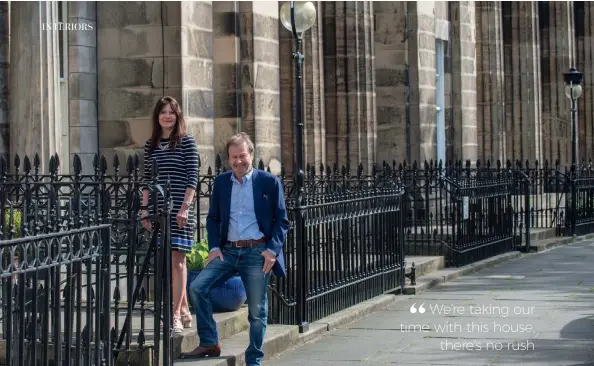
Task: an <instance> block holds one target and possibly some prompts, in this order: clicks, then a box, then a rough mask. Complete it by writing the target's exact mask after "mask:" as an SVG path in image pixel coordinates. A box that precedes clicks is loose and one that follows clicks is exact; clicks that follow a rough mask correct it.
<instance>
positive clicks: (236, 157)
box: [228, 142, 253, 178]
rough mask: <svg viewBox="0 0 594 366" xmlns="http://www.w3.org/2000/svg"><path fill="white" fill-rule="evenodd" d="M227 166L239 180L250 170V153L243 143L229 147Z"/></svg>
mask: <svg viewBox="0 0 594 366" xmlns="http://www.w3.org/2000/svg"><path fill="white" fill-rule="evenodd" d="M228 153H229V165H231V168H232V169H233V173H234V174H235V176H236V177H238V178H241V177H243V176H244V175H245V174H246V173H247V172H249V171H250V169H251V168H252V159H253V157H252V156H251V155H250V151H249V150H248V147H247V144H246V143H245V142H243V143H241V144H239V145H231V146H229V151H228Z"/></svg>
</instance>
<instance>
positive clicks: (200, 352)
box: [179, 343, 223, 359]
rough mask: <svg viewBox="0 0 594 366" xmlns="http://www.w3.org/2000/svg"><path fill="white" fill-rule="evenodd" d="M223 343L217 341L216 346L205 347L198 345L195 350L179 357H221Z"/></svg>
mask: <svg viewBox="0 0 594 366" xmlns="http://www.w3.org/2000/svg"><path fill="white" fill-rule="evenodd" d="M222 349H223V348H222V347H221V343H217V344H216V345H215V346H210V347H204V346H198V347H196V348H194V350H193V351H191V352H187V353H182V354H180V355H179V358H183V359H193V358H205V357H219V356H220V355H221V350H222Z"/></svg>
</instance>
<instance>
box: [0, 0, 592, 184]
mask: <svg viewBox="0 0 594 366" xmlns="http://www.w3.org/2000/svg"><path fill="white" fill-rule="evenodd" d="M314 3H315V5H316V7H317V21H316V24H315V25H314V26H313V28H312V29H310V30H309V31H308V32H307V33H306V34H305V36H304V54H305V60H304V62H305V65H304V79H303V80H304V118H305V119H304V125H305V131H304V134H305V135H304V155H305V159H306V162H307V163H310V164H315V165H316V166H319V165H320V164H322V163H338V164H341V165H342V164H347V163H348V162H350V164H351V168H353V169H354V167H355V166H356V164H358V163H363V164H364V166H365V167H366V168H369V167H371V164H372V163H373V162H374V161H382V160H387V161H392V160H396V161H403V160H407V161H413V160H417V161H424V160H437V159H471V160H473V161H474V160H476V159H483V160H485V159H491V160H497V159H501V160H507V159H511V160H516V159H521V160H523V161H525V160H530V161H534V160H539V161H543V160H545V159H548V160H550V161H551V160H555V159H559V160H560V161H561V162H562V163H568V162H569V159H570V157H571V153H570V152H571V117H570V116H571V115H570V102H569V100H568V99H567V98H566V97H565V95H564V87H565V85H564V82H563V72H566V71H567V70H568V69H569V68H570V67H572V66H576V67H577V68H578V70H580V71H582V72H584V76H585V80H584V92H583V94H582V98H581V99H580V100H579V103H578V106H579V112H578V116H579V117H578V121H579V138H578V141H579V157H580V159H581V158H583V159H589V158H591V157H592V155H593V153H594V151H593V143H594V124H593V123H592V116H593V114H594V111H593V105H594V103H593V102H594V100H593V98H594V93H593V90H592V68H593V65H594V62H593V61H594V60H592V59H591V58H592V52H591V51H592V47H594V43H593V40H594V38H593V37H592V36H593V33H594V28H593V27H592V26H591V25H590V24H594V23H593V22H591V21H590V20H594V19H592V17H594V5H589V4H590V3H589V2H499V1H495V2H486V1H485V2H483V1H480V2H463V1H460V2H458V1H452V2H440V1H435V2H434V1H419V2H396V1H393V2H392V1H381V2H374V1H346V2H344V1H343V2H314ZM279 9H280V3H278V2H275V1H252V2H244V1H213V2H210V1H193V2H143V1H137V2H123V1H122V2H78V1H72V2H61V1H47V2H46V1H43V2H42V1H39V2H37V1H32V2H10V3H8V2H6V1H0V152H2V153H5V154H10V155H11V156H14V155H15V154H16V153H19V154H29V155H32V154H34V153H36V152H37V153H39V154H40V157H41V158H42V161H43V162H44V164H47V161H48V159H49V156H50V155H51V154H53V153H58V154H59V155H60V156H62V157H64V156H69V157H72V154H74V153H78V154H79V155H80V156H81V158H82V159H83V162H84V163H85V166H86V167H87V169H89V168H90V162H91V161H92V157H93V155H94V154H95V153H101V154H105V155H106V156H107V157H108V158H111V157H112V156H114V155H115V154H119V155H120V156H121V157H124V156H125V155H128V154H133V153H139V155H142V150H141V148H142V146H143V144H144V142H145V141H146V139H148V137H149V136H150V129H151V122H150V114H151V109H152V108H153V106H154V104H155V101H156V100H157V99H158V98H159V97H161V96H162V95H172V96H174V97H175V98H177V99H178V100H179V101H180V102H181V104H182V107H183V111H184V113H185V116H186V118H187V122H188V127H189V132H190V133H191V134H192V135H194V136H195V137H196V141H197V143H198V146H199V151H200V154H201V159H202V163H203V166H208V165H213V163H214V159H215V156H216V154H218V153H221V154H222V155H223V157H224V151H223V150H224V141H225V140H226V139H227V138H228V137H229V136H230V135H231V134H233V133H235V132H237V131H246V132H247V133H249V134H250V135H251V136H252V138H253V139H254V141H255V144H256V156H257V158H258V159H262V160H263V161H264V163H265V164H269V165H270V167H271V169H273V170H277V169H278V168H279V167H280V164H284V165H285V167H286V169H287V171H288V172H291V171H292V169H293V161H294V155H295V143H294V135H295V133H294V131H295V127H294V121H293V116H294V108H295V103H294V88H295V78H294V66H293V63H292V62H293V61H292V55H291V52H292V50H293V45H294V43H293V40H292V39H291V34H290V32H288V31H287V30H285V29H284V28H283V27H282V25H281V24H280V21H279ZM60 24H62V25H61V26H60ZM56 28H58V29H57V30H56ZM62 160H63V161H64V160H66V159H64V158H62ZM62 170H63V171H67V170H68V168H67V167H66V166H65V165H64V166H63V168H62Z"/></svg>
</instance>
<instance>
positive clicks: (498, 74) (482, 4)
mask: <svg viewBox="0 0 594 366" xmlns="http://www.w3.org/2000/svg"><path fill="white" fill-rule="evenodd" d="M476 29H477V35H476V65H477V82H476V89H477V136H478V141H477V142H478V146H479V153H478V156H479V158H480V159H482V160H483V161H486V160H488V159H490V160H491V162H492V163H495V162H496V161H497V160H500V161H502V162H505V161H506V159H507V155H506V153H505V140H506V135H505V120H504V117H505V99H504V98H505V94H504V92H505V88H504V83H503V80H504V74H503V28H502V19H501V2H500V1H478V2H476Z"/></svg>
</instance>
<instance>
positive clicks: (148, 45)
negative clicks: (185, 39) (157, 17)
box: [119, 26, 182, 57]
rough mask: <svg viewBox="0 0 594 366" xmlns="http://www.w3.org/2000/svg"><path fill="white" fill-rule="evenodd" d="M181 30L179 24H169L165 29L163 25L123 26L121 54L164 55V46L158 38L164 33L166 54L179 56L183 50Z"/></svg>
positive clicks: (126, 55)
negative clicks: (162, 27)
mask: <svg viewBox="0 0 594 366" xmlns="http://www.w3.org/2000/svg"><path fill="white" fill-rule="evenodd" d="M181 32H182V30H181V28H180V27H177V26H167V27H165V28H164V29H163V30H162V29H161V26H154V27H133V26H127V27H125V28H121V30H120V37H121V38H120V52H119V55H120V56H122V57H162V56H163V46H162V44H161V42H160V41H158V40H160V39H161V38H162V37H161V36H162V34H164V36H165V50H164V52H165V55H166V56H177V55H179V54H180V53H181V51H182V44H181V40H182V39H181ZM156 40H157V41H156Z"/></svg>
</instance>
